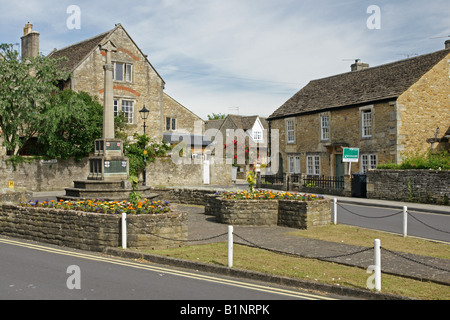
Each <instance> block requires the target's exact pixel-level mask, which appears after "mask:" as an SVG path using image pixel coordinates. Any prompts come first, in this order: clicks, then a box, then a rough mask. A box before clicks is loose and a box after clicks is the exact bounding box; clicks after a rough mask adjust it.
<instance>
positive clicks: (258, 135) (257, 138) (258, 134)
mask: <svg viewBox="0 0 450 320" xmlns="http://www.w3.org/2000/svg"><path fill="white" fill-rule="evenodd" d="M253 140H255V141H261V140H262V132H261V131H259V130H255V131H253Z"/></svg>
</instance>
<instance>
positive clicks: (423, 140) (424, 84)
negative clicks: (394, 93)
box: [396, 54, 450, 163]
mask: <svg viewBox="0 0 450 320" xmlns="http://www.w3.org/2000/svg"><path fill="white" fill-rule="evenodd" d="M449 59H450V54H448V55H447V57H446V58H444V59H442V60H441V61H440V62H439V63H438V64H436V65H435V66H434V67H433V68H432V69H431V70H430V71H428V72H427V73H426V74H424V75H423V76H422V78H420V79H419V80H418V81H417V82H416V83H414V84H413V85H412V86H411V87H410V88H409V89H408V90H407V91H405V92H404V93H403V94H402V95H401V96H400V97H399V98H398V100H397V106H396V112H397V116H396V118H397V136H398V142H397V143H398V146H397V150H396V151H397V158H398V161H397V163H401V158H402V153H404V152H415V151H417V150H427V149H429V148H430V144H429V143H427V140H428V139H430V138H434V134H435V132H436V129H437V128H438V127H439V128H440V132H439V134H438V136H437V138H442V137H444V136H445V132H446V131H447V130H448V128H449V125H450V123H449V116H448V115H449V113H450V99H449V97H450V81H449V78H448V77H449ZM433 147H435V148H436V147H438V143H436V144H434V146H433Z"/></svg>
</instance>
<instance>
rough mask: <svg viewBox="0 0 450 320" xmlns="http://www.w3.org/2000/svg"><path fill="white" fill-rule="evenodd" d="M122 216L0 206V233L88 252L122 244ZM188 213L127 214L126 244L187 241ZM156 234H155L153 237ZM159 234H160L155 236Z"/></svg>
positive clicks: (163, 245) (140, 245)
mask: <svg viewBox="0 0 450 320" xmlns="http://www.w3.org/2000/svg"><path fill="white" fill-rule="evenodd" d="M121 224H122V220H121V216H119V215H110V214H94V213H87V212H79V211H73V210H56V209H49V208H31V207H21V206H15V205H7V204H4V205H2V206H0V234H2V235H6V236H11V237H17V238H22V239H27V240H34V241H39V242H44V243H50V244H54V245H59V246H66V247H71V248H76V249H82V250H89V251H103V250H104V249H105V248H106V247H120V246H122V233H121ZM187 232H188V227H187V214H186V213H181V212H172V213H166V214H160V215H128V216H127V240H128V241H127V247H129V248H144V247H145V248H167V247H173V246H178V245H179V244H180V243H177V241H172V240H170V241H168V240H165V239H163V238H160V237H164V238H168V239H174V240H178V242H179V241H181V240H187ZM152 234H155V235H157V236H154V235H152ZM158 236H160V237H158Z"/></svg>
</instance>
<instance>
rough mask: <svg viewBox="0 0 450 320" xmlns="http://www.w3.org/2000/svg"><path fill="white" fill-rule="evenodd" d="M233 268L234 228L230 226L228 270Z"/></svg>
mask: <svg viewBox="0 0 450 320" xmlns="http://www.w3.org/2000/svg"><path fill="white" fill-rule="evenodd" d="M231 267H233V226H228V268H231Z"/></svg>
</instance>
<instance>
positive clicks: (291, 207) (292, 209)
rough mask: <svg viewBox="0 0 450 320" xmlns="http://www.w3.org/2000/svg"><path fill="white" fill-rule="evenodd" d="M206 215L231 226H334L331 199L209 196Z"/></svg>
mask: <svg viewBox="0 0 450 320" xmlns="http://www.w3.org/2000/svg"><path fill="white" fill-rule="evenodd" d="M205 214H208V215H213V216H215V217H216V220H217V221H218V222H220V223H224V224H230V225H253V226H256V225H257V226H274V225H278V226H285V227H290V228H298V229H308V228H311V227H317V226H325V225H329V224H330V223H331V200H329V199H322V200H312V201H300V200H281V199H279V200H243V199H242V200H236V199H224V198H221V197H220V196H217V195H207V196H206V197H205Z"/></svg>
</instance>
